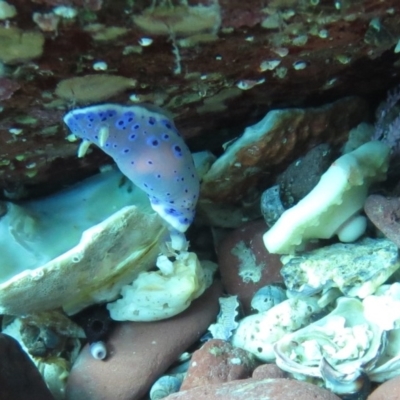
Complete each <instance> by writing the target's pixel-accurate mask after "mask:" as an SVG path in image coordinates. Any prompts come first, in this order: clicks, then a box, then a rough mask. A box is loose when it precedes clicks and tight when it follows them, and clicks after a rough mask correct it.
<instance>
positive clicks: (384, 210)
mask: <svg viewBox="0 0 400 400" xmlns="http://www.w3.org/2000/svg"><path fill="white" fill-rule="evenodd" d="M364 210H365V213H366V214H367V216H368V218H369V219H370V220H371V222H372V223H373V224H374V225H375V226H376V227H377V228H378V229H379V230H380V231H381V232H382V233H383V234H384V235H385V236H386V237H387V238H388V239H390V240H391V241H392V242H394V243H396V245H397V246H398V247H399V246H400V198H398V197H393V198H386V197H384V196H381V195H378V194H373V195H371V196H368V198H367V200H366V201H365V204H364Z"/></svg>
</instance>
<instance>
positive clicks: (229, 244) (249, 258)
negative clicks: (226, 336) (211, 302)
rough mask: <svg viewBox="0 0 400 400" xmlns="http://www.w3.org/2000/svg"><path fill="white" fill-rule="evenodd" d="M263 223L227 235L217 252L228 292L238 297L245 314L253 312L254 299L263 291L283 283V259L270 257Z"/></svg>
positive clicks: (252, 223)
mask: <svg viewBox="0 0 400 400" xmlns="http://www.w3.org/2000/svg"><path fill="white" fill-rule="evenodd" d="M267 229H268V228H267V225H266V224H265V222H264V221H262V220H260V221H254V222H250V223H247V224H245V225H243V226H242V227H241V228H238V229H236V230H235V231H233V232H232V233H231V234H230V235H228V236H227V237H226V238H225V239H224V240H223V241H222V242H221V244H220V245H219V248H218V265H219V270H220V273H221V277H222V284H223V286H224V288H225V290H226V291H227V292H228V293H229V294H232V295H237V296H238V298H239V301H240V303H241V304H242V306H243V309H244V312H245V314H249V313H250V312H251V307H250V303H251V298H252V297H253V294H254V293H255V292H256V291H257V290H258V289H260V288H261V287H263V286H265V285H268V284H270V283H276V282H282V281H283V280H282V277H281V275H280V273H279V271H280V269H281V266H282V263H281V261H280V256H279V255H276V254H269V253H268V251H267V249H266V248H265V246H264V243H263V240H262V235H263V234H264V233H265V232H266V231H267Z"/></svg>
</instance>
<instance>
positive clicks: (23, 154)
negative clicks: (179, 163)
mask: <svg viewBox="0 0 400 400" xmlns="http://www.w3.org/2000/svg"><path fill="white" fill-rule="evenodd" d="M8 3H11V4H13V5H14V6H15V7H16V10H17V13H16V15H15V16H14V17H13V18H12V19H11V25H10V27H8V28H9V29H7V31H10V30H11V29H13V30H14V29H15V27H18V29H20V30H21V34H20V35H19V41H18V40H17V43H16V45H17V47H20V46H21V44H22V43H24V42H26V41H28V44H29V43H31V42H32V37H31V36H34V37H35V36H37V30H38V27H35V30H33V31H32V28H33V22H32V16H33V15H34V13H35V12H37V11H38V10H39V11H40V12H41V13H42V15H50V14H51V13H52V11H53V8H54V6H58V5H60V4H62V5H73V6H74V9H76V11H77V13H78V15H77V16H76V18H71V19H69V20H67V21H65V22H66V23H60V24H59V25H58V27H57V34H53V32H44V34H43V36H44V40H45V43H44V46H43V52H41V51H40V53H41V57H40V58H39V59H35V60H33V61H32V62H23V63H20V64H19V65H11V66H6V68H5V69H6V72H5V76H8V75H9V76H10V77H12V79H13V80H15V82H16V83H17V84H18V85H19V86H21V88H23V90H18V91H17V92H15V93H14V94H13V95H12V96H11V97H9V98H7V99H6V100H4V105H3V104H2V106H4V110H3V111H2V113H1V116H2V118H1V120H0V143H1V146H0V189H1V190H4V189H6V190H7V192H8V193H9V192H12V193H13V194H14V195H17V194H18V193H21V195H22V194H23V193H25V195H26V193H28V194H33V193H42V194H43V193H44V192H48V191H49V190H55V189H56V188H60V187H62V186H63V185H64V184H65V183H67V182H71V181H73V180H78V179H81V177H82V176H83V175H87V174H88V173H93V172H94V170H95V169H96V168H97V167H98V166H99V165H101V164H105V163H109V162H110V160H109V159H108V158H106V157H105V156H104V154H101V151H100V150H96V149H94V150H93V153H92V154H90V155H88V156H87V157H85V158H84V159H78V158H77V157H76V156H75V154H76V149H77V147H78V143H70V142H68V141H66V140H65V136H66V135H67V130H66V129H65V127H64V126H63V124H62V114H63V110H62V108H64V110H68V109H69V108H70V107H71V104H70V103H69V102H68V100H64V99H61V98H58V97H57V95H56V94H55V93H54V90H55V88H56V87H57V85H58V84H59V83H60V82H61V81H63V80H65V79H69V78H74V77H82V76H83V75H86V74H88V73H89V72H90V71H92V72H94V71H93V64H94V62H96V61H97V60H104V61H105V62H107V64H108V69H107V71H105V72H104V73H107V72H109V73H112V74H116V75H119V76H124V77H126V78H132V79H136V80H137V81H138V82H139V84H138V85H137V87H136V88H135V89H134V90H127V91H126V92H123V93H121V94H119V95H116V96H114V97H113V98H112V99H110V101H112V102H114V103H121V104H129V103H130V100H129V97H130V96H131V95H132V94H133V95H135V96H137V97H138V98H139V100H140V101H143V102H149V103H153V104H158V105H162V107H164V108H165V109H167V110H168V111H171V112H172V113H173V114H174V115H176V120H177V126H178V128H179V129H181V131H182V134H183V136H185V137H191V138H194V139H195V140H193V142H192V144H193V148H196V149H204V148H207V149H209V150H216V149H220V145H221V143H223V142H224V141H226V140H227V139H230V138H233V137H234V136H237V135H238V134H240V131H242V130H243V128H244V127H245V126H248V125H251V124H252V123H254V122H256V121H257V120H259V119H261V118H262V116H263V115H264V114H265V113H266V111H267V110H269V109H271V108H277V107H288V106H299V105H300V106H303V105H310V104H323V103H324V102H327V101H331V99H332V98H340V97H343V96H345V95H348V94H349V93H352V94H357V95H360V96H367V97H370V98H372V99H375V98H376V99H378V96H381V95H382V91H384V90H386V89H387V88H388V87H389V86H390V85H391V84H392V83H393V76H394V74H397V72H398V66H397V63H396V62H394V61H395V60H394V59H392V58H391V57H388V56H387V55H388V54H391V55H392V56H393V57H394V58H395V57H396V55H393V48H394V46H395V44H396V40H397V38H398V37H399V36H400V23H399V21H400V3H399V1H398V0H385V1H380V2H379V1H376V0H364V1H362V2H361V1H353V2H351V1H342V2H340V3H338V4H340V17H338V10H337V9H336V7H335V3H334V2H333V1H330V0H329V1H326V5H325V4H324V5H322V4H321V3H325V2H320V4H318V5H316V6H314V5H312V4H310V3H309V2H308V1H306V2H299V1H295V0H285V1H283V0H274V1H272V0H271V1H268V2H260V1H259V0H257V1H256V0H247V1H242V0H231V1H220V2H218V3H215V2H213V1H204V0H193V1H190V2H188V4H187V5H185V4H186V2H179V1H178V2H171V5H172V6H171V7H167V8H166V7H165V5H164V2H163V1H158V2H156V3H154V2H153V3H154V4H152V2H150V1H147V2H141V1H136V2H133V3H132V4H133V5H132V7H131V8H130V9H129V16H127V14H126V2H124V1H121V2H115V1H114V2H106V1H102V0H34V1H26V0H12V1H11V2H10V1H8ZM189 3H190V5H189ZM303 3H304V4H303ZM38 4H39V6H38ZM190 7H194V11H195V13H196V15H198V18H199V19H200V21H204V19H203V18H205V20H206V21H207V23H206V26H207V24H208V23H211V24H212V29H211V32H210V30H206V32H204V31H203V28H202V26H203V27H204V25H202V24H200V25H199V23H197V20H198V18H196V23H194V24H190V26H189V30H190V31H191V32H193V35H189V37H186V36H183V37H182V36H181V32H182V30H181V29H178V32H179V33H177V32H174V33H175V36H176V37H177V43H176V46H177V47H176V48H174V49H172V48H171V41H170V34H165V32H164V34H163V35H162V34H160V35H157V36H156V37H155V38H154V43H153V44H152V45H151V46H150V47H144V48H142V47H140V46H139V45H138V41H139V40H140V38H142V37H144V36H147V35H148V28H147V29H144V28H145V26H144V25H143V24H140V25H138V24H134V23H132V20H133V19H134V20H136V21H137V20H138V18H139V19H140V18H143V16H146V17H147V19H148V21H149V22H150V21H151V24H150V25H152V26H160V25H161V26H163V28H164V31H165V26H168V27H171V26H172V27H176V25H175V24H181V23H185V21H187V18H183V17H182V16H183V15H190V14H191V12H190V10H191V9H190ZM88 10H90V15H91V18H93V20H96V21H98V22H101V24H100V23H96V24H93V23H92V22H93V20H92V19H90V18H89V19H87V14H88ZM192 10H193V9H192ZM287 10H290V12H294V13H295V17H294V18H288V19H286V18H285V21H284V24H282V23H281V21H280V18H277V16H279V15H283V14H284V13H285V12H286V11H287ZM365 10H368V12H367V13H365V12H364V11H365ZM388 10H390V12H388ZM321 12H322V13H323V16H322V17H321ZM197 13H198V14H197ZM209 16H211V19H209ZM125 17H126V18H127V19H129V21H130V22H129V23H127V22H126V21H125ZM374 19H379V20H380V21H381V25H382V29H380V30H379V31H377V30H376V29H375V26H374V24H370V25H368V24H369V21H371V20H374ZM166 21H168V23H166ZM324 21H329V29H328V32H325V33H327V34H328V37H327V38H322V37H318V36H315V35H304V34H302V32H305V33H307V32H309V30H310V26H321V27H323V26H324V25H325V23H324ZM192 25H193V26H192ZM208 26H209V25H208ZM262 27H265V28H266V29H264V28H262ZM268 27H270V28H272V29H268ZM199 28H201V31H200V32H198V33H200V34H195V33H196V30H198V29H199ZM170 29H172V31H173V29H175V28H170ZM295 32H299V33H300V35H296V34H295ZM322 32H323V31H322V30H321V33H322ZM382 32H384V33H382ZM204 33H206V34H204ZM152 37H153V36H152ZM24 38H25V40H24V41H23V40H22V39H24ZM17 39H18V38H17ZM295 41H296V43H295ZM0 43H1V47H2V49H1V51H2V52H3V58H4V51H6V50H7V52H11V56H12V58H15V54H13V52H15V51H16V49H15V47H16V46H11V47H12V48H11V49H9V47H10V42H7V41H4V40H0ZM266 43H268V45H265V44H266ZM282 43H283V44H284V48H281V45H280V44H282ZM327 43H329V45H327ZM12 44H15V43H13V42H11V45H12ZM7 47H8V48H7ZM29 47H32V46H29ZM349 49H351V54H350V53H349ZM28 50H29V53H31V51H32V49H31V48H28ZM282 52H283V53H282ZM19 53H21V51H19ZM26 54H27V52H26V51H24V52H22V54H20V56H19V59H20V60H21V61H23V59H25V58H26ZM279 54H280V55H279ZM82 55H90V57H85V56H82ZM7 58H9V57H7ZM4 60H5V59H3V61H4ZM17 60H18V58H17ZM77 60H79V62H78V63H77ZM269 60H276V61H278V62H280V65H279V66H278V67H277V68H275V69H274V70H272V71H271V70H268V68H267V69H266V67H265V63H266V62H268V61H269ZM327 60H328V62H327ZM299 62H303V65H304V66H305V67H306V68H304V69H295V68H294V66H295V65H296V63H297V64H298V63H299ZM178 64H179V65H178ZM344 64H345V65H344ZM263 65H264V66H263ZM179 69H181V73H179ZM238 86H239V87H241V88H242V89H249V90H241V89H239V87H238ZM7 97H8V96H7ZM344 114H346V112H344ZM310 122H311V123H310V124H309V125H308V130H309V131H310V135H309V139H310V140H309V141H308V143H305V142H302V141H296V143H293V141H291V140H288V142H287V144H286V148H285V149H284V151H283V155H282V157H285V155H287V153H292V152H293V153H298V154H299V155H300V154H301V153H302V152H303V149H304V148H302V147H304V146H312V145H313V143H315V141H316V140H319V141H320V142H328V141H330V142H337V141H338V140H342V139H344V135H346V134H347V127H345V126H344V125H343V118H342V114H341V113H339V112H338V113H337V115H335V116H334V118H333V119H332V120H331V121H329V122H327V121H323V120H318V119H317V118H316V119H314V120H312V121H310ZM316 125H320V126H323V130H319V132H320V133H321V135H320V136H318V138H317V139H316V138H315V135H314V131H315V126H316ZM341 127H343V129H342V132H337V131H338V130H340V129H341ZM10 128H16V129H22V132H21V133H20V135H18V136H14V135H11V134H10V132H9V129H10ZM293 131H295V129H293ZM334 131H336V133H334ZM345 132H346V133H345ZM304 133H305V132H303V135H304ZM341 133H343V135H342V136H341ZM295 134H296V135H297V131H296V132H295ZM227 136H229V137H227ZM304 136H306V135H304ZM276 139H277V140H276V144H273V145H272V147H277V146H278V142H279V138H276ZM267 146H269V145H267ZM260 150H261V149H260ZM254 151H257V149H256V148H255V149H254ZM275 154H277V153H275ZM282 159H283V158H282ZM275 161H276V159H275ZM278 161H280V160H278ZM274 165H276V164H274ZM33 185H34V186H35V187H34V188H32V186H33Z"/></svg>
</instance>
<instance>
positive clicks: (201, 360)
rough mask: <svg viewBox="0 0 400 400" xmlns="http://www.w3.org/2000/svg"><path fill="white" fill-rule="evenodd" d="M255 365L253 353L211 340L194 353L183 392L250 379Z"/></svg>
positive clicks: (217, 340)
mask: <svg viewBox="0 0 400 400" xmlns="http://www.w3.org/2000/svg"><path fill="white" fill-rule="evenodd" d="M255 365H256V362H255V359H254V357H253V355H252V354H251V353H249V352H247V351H245V350H242V349H239V348H237V347H233V346H232V345H231V344H230V343H228V342H225V341H224V340H219V339H214V340H210V341H208V342H207V343H206V344H205V345H204V346H203V347H202V348H201V349H199V350H197V351H195V352H194V353H193V356H192V359H191V362H190V366H189V369H188V371H187V375H186V377H185V380H184V381H183V383H182V387H181V390H187V389H191V388H193V387H196V386H203V385H212V384H215V383H224V382H229V381H233V380H236V379H244V378H249V377H250V376H251V372H252V371H253V369H254V367H255Z"/></svg>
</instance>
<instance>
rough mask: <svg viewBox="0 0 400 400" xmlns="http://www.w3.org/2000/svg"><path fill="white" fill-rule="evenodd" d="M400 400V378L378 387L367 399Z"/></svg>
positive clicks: (397, 377)
mask: <svg viewBox="0 0 400 400" xmlns="http://www.w3.org/2000/svg"><path fill="white" fill-rule="evenodd" d="M399 399H400V376H396V378H392V379H390V380H388V381H386V382H384V383H382V385H380V386H378V387H377V388H376V389H375V390H374V391H373V392H372V393H371V394H370V395H369V396H368V398H367V400H399Z"/></svg>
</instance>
